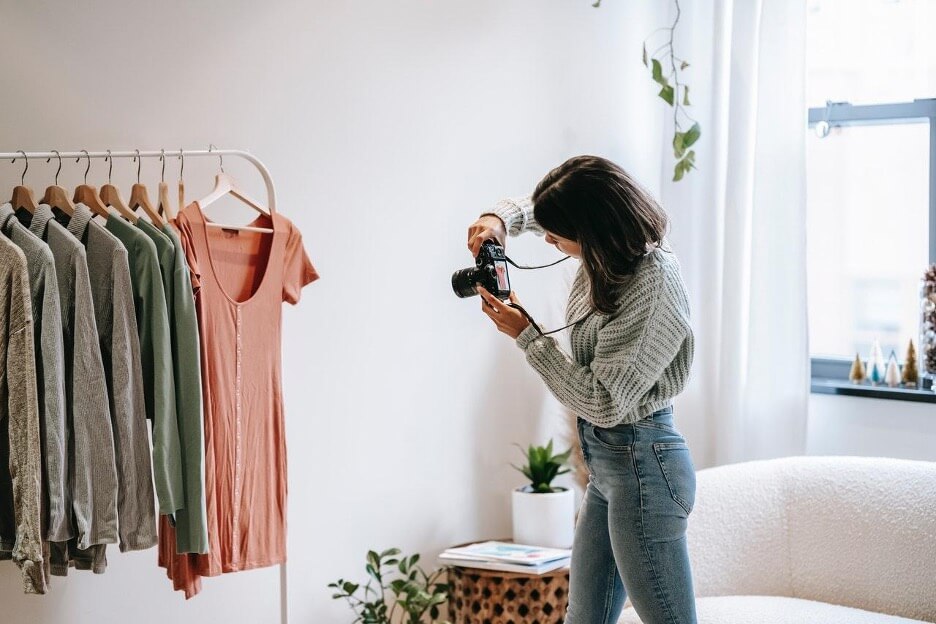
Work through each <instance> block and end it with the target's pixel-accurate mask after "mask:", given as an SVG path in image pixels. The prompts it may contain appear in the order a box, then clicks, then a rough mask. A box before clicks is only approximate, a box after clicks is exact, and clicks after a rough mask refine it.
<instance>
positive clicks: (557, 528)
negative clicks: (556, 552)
mask: <svg viewBox="0 0 936 624" xmlns="http://www.w3.org/2000/svg"><path fill="white" fill-rule="evenodd" d="M517 446H518V447H519V448H520V450H521V451H523V448H522V447H520V446H519V445H517ZM571 454H572V449H571V448H569V449H567V450H566V451H563V452H562V453H554V452H553V442H552V440H550V441H549V443H548V444H547V445H546V446H533V445H530V447H529V448H528V449H527V451H526V460H527V463H526V464H524V465H523V466H522V467H521V466H517V465H515V464H511V465H512V466H513V467H514V468H516V469H517V470H519V471H520V472H521V473H523V476H525V477H526V478H527V479H528V480H529V482H530V483H529V484H528V485H524V486H522V487H519V488H516V489H514V491H513V493H512V494H513V496H512V499H511V502H512V505H513V539H514V541H515V542H517V543H518V544H526V545H529V546H542V547H546V548H569V547H571V546H572V537H573V534H574V529H575V499H574V494H573V492H572V490H570V489H569V488H565V487H554V486H553V485H552V481H553V479H555V478H556V477H558V476H559V475H563V474H566V473H567V472H570V471H571V470H570V469H569V468H567V467H566V466H567V463H568V461H569V456H570V455H571Z"/></svg>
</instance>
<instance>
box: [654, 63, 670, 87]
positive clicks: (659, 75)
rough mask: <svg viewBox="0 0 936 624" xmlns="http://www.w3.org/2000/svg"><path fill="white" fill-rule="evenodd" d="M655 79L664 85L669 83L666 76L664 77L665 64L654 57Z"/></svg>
mask: <svg viewBox="0 0 936 624" xmlns="http://www.w3.org/2000/svg"><path fill="white" fill-rule="evenodd" d="M653 80H654V82H659V83H660V84H661V85H664V86H665V85H666V84H667V80H666V78H664V77H663V66H662V65H660V61H658V60H656V59H653Z"/></svg>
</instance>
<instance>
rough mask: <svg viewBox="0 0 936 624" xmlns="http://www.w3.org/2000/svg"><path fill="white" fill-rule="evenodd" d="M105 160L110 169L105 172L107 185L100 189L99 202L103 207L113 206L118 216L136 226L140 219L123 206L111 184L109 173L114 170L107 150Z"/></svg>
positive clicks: (112, 161) (115, 188) (112, 159)
mask: <svg viewBox="0 0 936 624" xmlns="http://www.w3.org/2000/svg"><path fill="white" fill-rule="evenodd" d="M105 159H106V160H109V161H110V167H109V168H108V170H107V184H105V185H104V186H102V187H101V201H102V202H104V205H105V206H113V207H114V208H115V209H116V210H117V212H118V213H119V214H120V216H122V217H123V218H124V219H126V220H127V221H129V222H130V223H133V224H134V225H136V222H137V221H139V220H140V217H138V216H136V214H135V213H134V212H133V211H132V210H130V209H129V208H128V207H127V204H125V203H124V200H123V199H122V198H121V197H120V191H119V190H117V187H116V186H114V185H113V184H111V171H112V170H113V168H114V158H113V156H111V155H110V150H107V156H105Z"/></svg>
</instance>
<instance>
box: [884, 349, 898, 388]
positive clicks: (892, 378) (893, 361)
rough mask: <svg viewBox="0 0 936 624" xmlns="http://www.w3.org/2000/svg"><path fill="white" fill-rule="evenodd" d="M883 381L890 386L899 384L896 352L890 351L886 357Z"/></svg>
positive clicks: (893, 386) (894, 386)
mask: <svg viewBox="0 0 936 624" xmlns="http://www.w3.org/2000/svg"><path fill="white" fill-rule="evenodd" d="M884 382H885V383H886V384H887V385H888V387H890V388H896V387H897V386H899V385H900V366H899V365H898V364H897V354H896V353H894V352H893V351H891V354H890V357H889V358H887V370H886V372H885V373H884Z"/></svg>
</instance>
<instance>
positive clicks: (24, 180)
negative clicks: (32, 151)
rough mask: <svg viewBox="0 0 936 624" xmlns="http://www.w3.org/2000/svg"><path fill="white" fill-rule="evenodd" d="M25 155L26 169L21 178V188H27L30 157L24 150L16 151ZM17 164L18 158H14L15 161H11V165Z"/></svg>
mask: <svg viewBox="0 0 936 624" xmlns="http://www.w3.org/2000/svg"><path fill="white" fill-rule="evenodd" d="M16 151H17V152H19V153H20V154H22V155H23V158H24V159H26V167H25V168H24V169H23V175H22V176H20V186H26V172H27V171H29V156H27V155H26V152H24V151H23V150H16ZM15 162H16V157H15V156H14V157H13V160H11V161H10V164H13V163H15Z"/></svg>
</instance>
